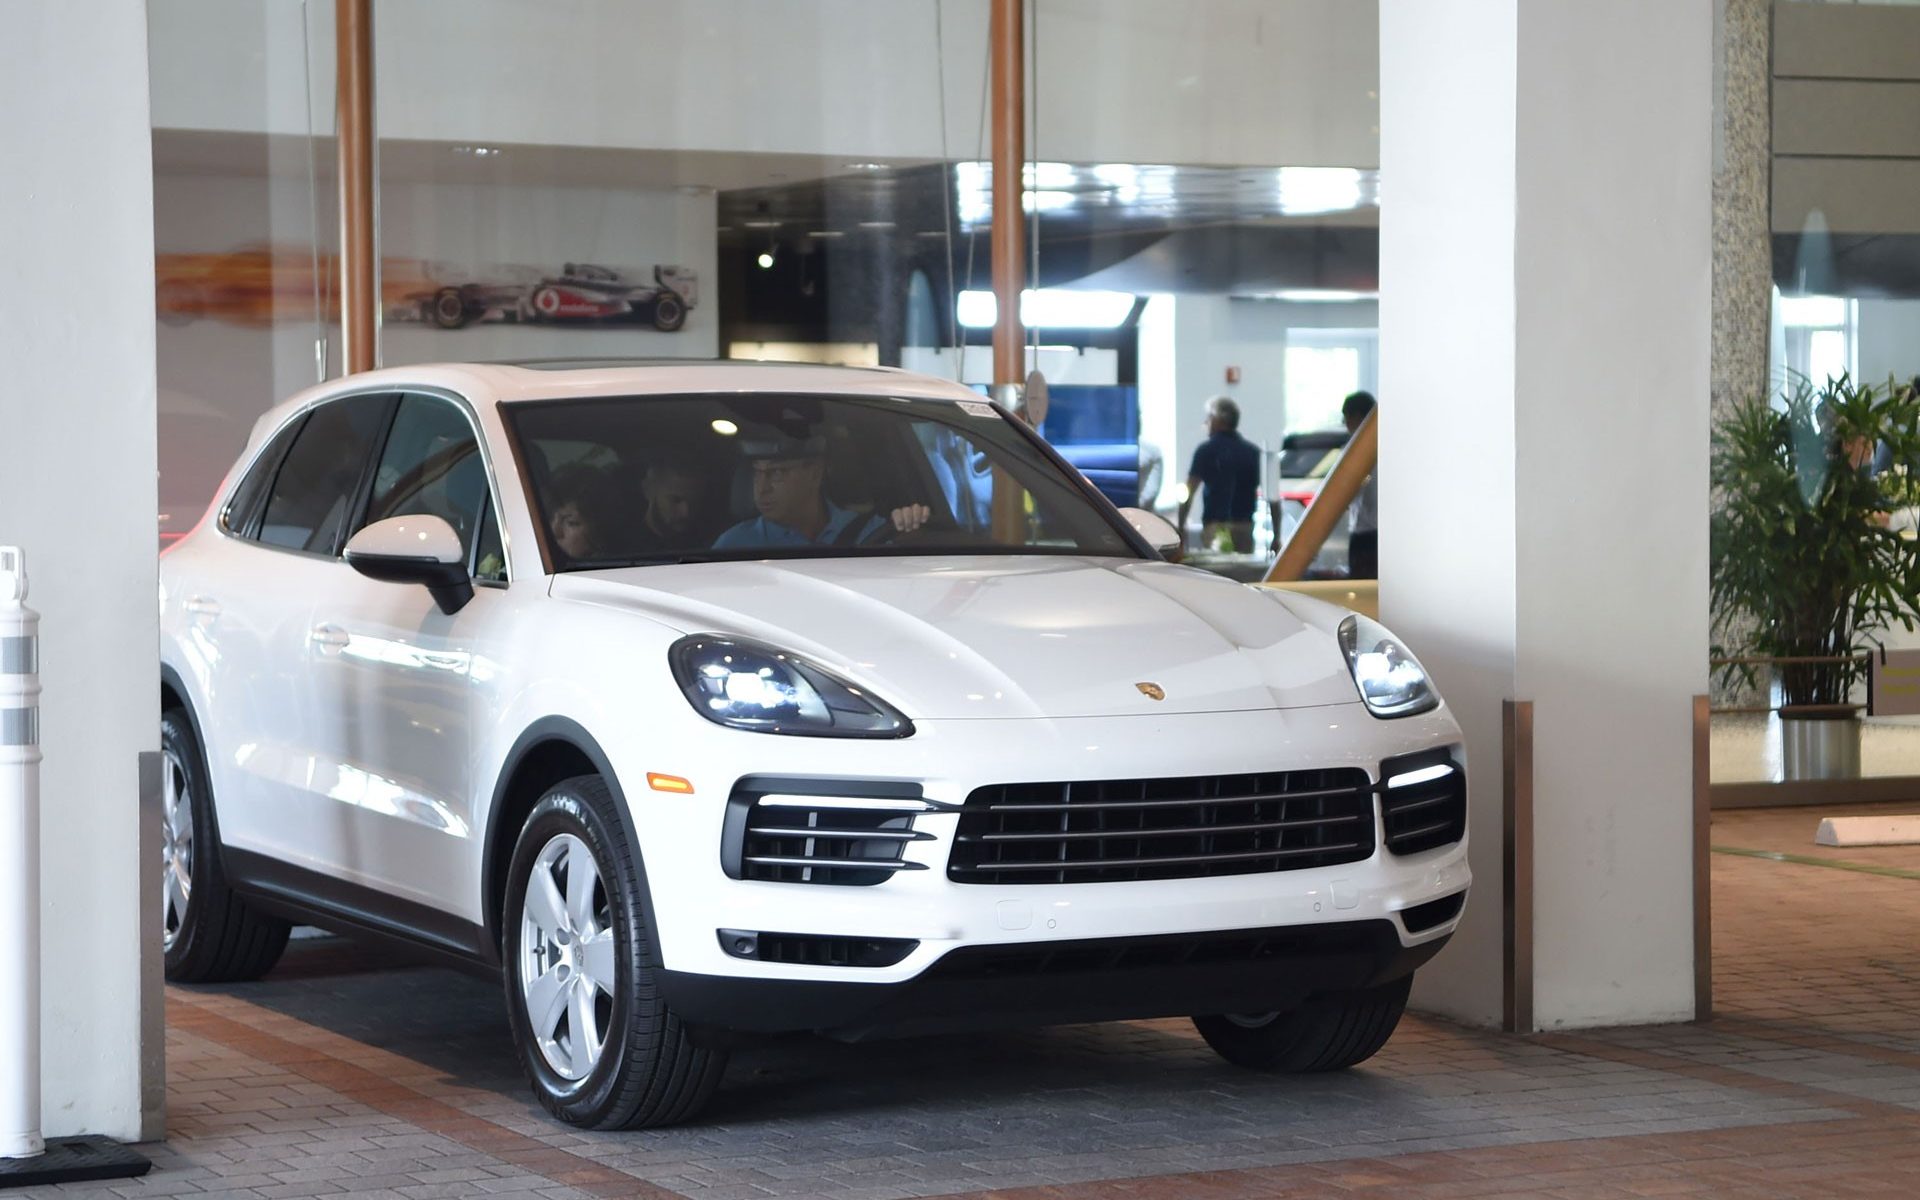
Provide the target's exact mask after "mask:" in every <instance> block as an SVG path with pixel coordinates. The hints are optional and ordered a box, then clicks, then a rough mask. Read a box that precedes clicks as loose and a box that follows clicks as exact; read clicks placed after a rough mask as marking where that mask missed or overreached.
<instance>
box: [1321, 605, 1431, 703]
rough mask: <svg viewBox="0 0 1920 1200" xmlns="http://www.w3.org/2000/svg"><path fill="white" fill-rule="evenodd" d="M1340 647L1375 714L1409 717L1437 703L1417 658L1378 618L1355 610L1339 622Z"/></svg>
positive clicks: (1348, 667)
mask: <svg viewBox="0 0 1920 1200" xmlns="http://www.w3.org/2000/svg"><path fill="white" fill-rule="evenodd" d="M1340 649H1341V650H1342V651H1344V652H1345V653H1346V656H1347V669H1348V670H1350V671H1352V672H1353V682H1354V685H1355V686H1356V687H1358V688H1359V689H1360V698H1361V699H1362V700H1365V701H1366V702H1367V710H1368V711H1369V712H1371V713H1373V715H1374V716H1376V717H1410V716H1412V715H1414V714H1415V713H1423V712H1426V711H1427V710H1428V709H1430V708H1434V707H1436V706H1437V705H1438V704H1439V703H1440V697H1438V696H1436V695H1434V692H1433V686H1432V685H1431V684H1429V683H1428V682H1427V672H1426V669H1425V668H1423V667H1422V666H1421V665H1420V660H1418V659H1416V658H1415V657H1414V656H1413V655H1412V654H1411V653H1409V652H1408V650H1407V648H1406V647H1405V646H1402V645H1401V644H1400V639H1398V638H1396V637H1394V636H1393V634H1391V633H1389V632H1387V629H1386V627H1385V626H1384V625H1382V624H1380V622H1378V621H1374V620H1369V619H1368V618H1366V617H1363V616H1360V615H1359V614H1357V613H1356V614H1354V615H1353V616H1351V617H1348V618H1347V619H1346V620H1344V621H1342V622H1340Z"/></svg>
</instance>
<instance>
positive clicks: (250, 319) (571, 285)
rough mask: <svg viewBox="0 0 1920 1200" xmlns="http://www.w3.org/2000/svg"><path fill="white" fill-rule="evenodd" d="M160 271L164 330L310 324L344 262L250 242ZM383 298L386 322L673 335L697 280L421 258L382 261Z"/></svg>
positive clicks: (163, 265)
mask: <svg viewBox="0 0 1920 1200" xmlns="http://www.w3.org/2000/svg"><path fill="white" fill-rule="evenodd" d="M155 274H156V284H157V292H158V305H157V308H158V312H159V316H160V319H161V320H162V321H163V322H165V323H166V324H168V325H181V324H185V323H187V322H190V321H194V320H198V319H202V318H212V319H215V320H222V321H227V322H230V323H233V324H237V325H250V326H265V325H271V324H273V323H274V322H276V321H297V320H312V319H313V317H314V315H315V313H316V311H318V309H317V308H316V305H324V304H325V303H326V302H327V301H328V300H330V299H331V293H332V288H333V287H334V286H337V280H338V279H339V265H338V263H337V262H336V261H335V260H334V259H333V258H332V257H331V256H325V257H321V258H318V259H316V258H315V257H314V256H313V254H312V252H311V251H310V250H307V249H304V248H300V247H291V246H274V245H255V246H248V247H245V248H243V249H240V250H235V251H229V252H227V253H220V254H161V255H158V256H157V257H156V261H155ZM380 276H381V279H380V293H381V302H382V305H383V307H384V309H385V315H386V319H387V320H389V321H406V322H418V323H421V324H425V325H432V326H434V327H435V328H439V329H461V328H464V327H465V326H468V325H474V324H478V323H480V322H483V321H513V322H519V323H525V324H555V325H573V326H584V327H592V326H595V325H625V326H628V327H631V326H634V325H642V326H648V327H651V328H653V329H656V330H658V331H660V332H662V333H673V332H675V331H677V330H679V329H681V328H682V327H684V326H685V325H686V323H687V313H688V312H689V311H691V310H692V308H693V307H694V305H695V304H696V303H697V302H698V288H697V281H698V276H697V275H696V273H695V272H694V271H693V270H691V269H690V268H687V267H675V266H664V265H663V266H656V267H654V268H653V278H652V281H651V282H646V281H644V280H641V279H638V278H635V277H634V276H633V275H631V274H628V273H626V272H624V271H621V270H617V269H615V268H612V267H603V266H598V265H596V264H593V263H566V264H564V265H563V266H561V267H560V269H559V270H557V271H553V270H542V269H540V268H538V267H496V268H493V269H491V270H490V271H488V272H485V273H463V272H461V271H459V270H457V269H454V268H450V267H446V266H443V265H441V264H438V263H433V264H429V263H426V262H423V261H422V260H420V259H411V258H388V259H383V260H382V261H381V264H380Z"/></svg>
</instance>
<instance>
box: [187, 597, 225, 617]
mask: <svg viewBox="0 0 1920 1200" xmlns="http://www.w3.org/2000/svg"><path fill="white" fill-rule="evenodd" d="M182 607H184V608H185V609H186V610H187V615H188V616H190V617H217V616H219V615H220V602H219V601H218V600H215V599H214V598H213V597H211V596H190V597H188V598H187V602H186V604H185V605H183V606H182Z"/></svg>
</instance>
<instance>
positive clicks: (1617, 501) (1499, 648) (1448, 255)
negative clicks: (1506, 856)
mask: <svg viewBox="0 0 1920 1200" xmlns="http://www.w3.org/2000/svg"><path fill="white" fill-rule="evenodd" d="M1380 45H1381V58H1380V78H1381V89H1380V90H1381V120H1380V127H1381V154H1380V170H1381V192H1382V197H1383V199H1382V207H1381V238H1380V240H1381V250H1380V259H1381V262H1380V276H1381V282H1380V381H1381V387H1380V402H1381V412H1382V418H1383V419H1382V428H1381V447H1380V462H1381V473H1380V516H1381V521H1380V526H1381V545H1380V561H1381V575H1382V581H1381V607H1382V612H1383V615H1384V617H1385V618H1386V620H1387V622H1388V624H1390V625H1392V626H1393V627H1394V628H1395V629H1396V630H1397V631H1398V632H1400V633H1401V634H1402V635H1403V636H1405V637H1406V638H1407V639H1408V640H1409V641H1410V642H1411V643H1412V644H1413V645H1414V646H1415V647H1417V648H1418V650H1419V653H1420V655H1421V657H1422V659H1423V661H1424V662H1425V663H1426V664H1427V666H1428V667H1429V668H1430V669H1431V670H1432V671H1433V673H1434V675H1435V676H1436V678H1437V679H1438V681H1439V683H1440V685H1441V687H1442V688H1443V690H1444V691H1445V693H1446V695H1447V698H1448V700H1449V702H1450V703H1451V704H1452V705H1453V706H1454V708H1455V709H1456V711H1457V713H1458V716H1459V719H1460V723H1461V725H1462V726H1463V727H1464V729H1465V730H1466V734H1467V738H1468V741H1469V743H1470V750H1471V753H1472V756H1473V768H1474V781H1473V785H1472V788H1473V791H1472V820H1473V822H1474V827H1473V844H1474V851H1473V869H1474V875H1475V878H1476V886H1475V892H1474V899H1473V902H1472V903H1471V904H1470V905H1469V907H1468V917H1467V920H1466V923H1465V926H1464V927H1463V929H1462V930H1461V933H1460V935H1459V936H1458V937H1457V938H1456V944H1455V945H1454V946H1453V947H1451V948H1449V949H1448V951H1447V952H1446V953H1445V954H1444V955H1443V956H1442V957H1441V958H1440V959H1439V960H1438V961H1437V962H1436V963H1435V965H1434V966H1433V968H1431V969H1429V970H1428V971H1426V972H1424V973H1423V976H1422V980H1421V984H1420V987H1419V988H1418V989H1417V991H1416V994H1415V1003H1416V1004H1418V1005H1421V1006H1424V1007H1427V1008H1429V1009H1434V1010H1438V1011H1442V1012H1446V1013H1449V1014H1452V1015H1455V1016H1458V1017H1461V1018H1464V1019H1466V1020H1470V1021H1475V1022H1481V1023H1492V1022H1495V1021H1497V1020H1498V1019H1499V1017H1500V1011H1501V963H1502V954H1501V908H1502V897H1501V887H1500V863H1501V826H1500V811H1501V806H1500V797H1501V761H1502V760H1501V730H1500V704H1501V701H1502V700H1504V699H1508V698H1515V699H1523V700H1531V701H1533V702H1534V705H1535V712H1534V719H1535V742H1534V746H1535V772H1534V792H1535V828H1536V835H1535V842H1534V853H1535V861H1536V872H1535V879H1534V887H1533V904H1534V922H1535V938H1534V950H1533V953H1534V964H1535V965H1534V974H1533V984H1534V1005H1535V1020H1536V1024H1537V1025H1538V1026H1539V1027H1541V1028H1555V1027H1570V1026H1582V1025H1601V1024H1610V1023H1625V1022H1653V1021H1669V1020H1682V1019H1686V1018H1688V1017H1690V1016H1691V1015H1692V1011H1693V992H1692V986H1693V975H1692V954H1693V946H1692V934H1691V924H1690V913H1691V904H1692V877H1691V869H1690V862H1689V855H1690V839H1691V832H1690V830H1691V826H1690V821H1691V816H1690V812H1691V809H1690V803H1691V801H1690V795H1691V787H1690V778H1691V768H1692V760H1691V750H1690V741H1689V738H1690V715H1689V714H1690V707H1689V698H1690V697H1691V696H1692V695H1693V694H1695V693H1697V692H1701V691H1704V690H1705V688H1706V647H1707V578H1706V555H1707V436H1708V343H1709V328H1710V291H1709V280H1710V267H1711V258H1712V246H1711V236H1710V230H1711V226H1710V211H1709V185H1710V179H1711V175H1712V167H1713V162H1712V150H1711V142H1710V134H1711V121H1712V115H1713V104H1712V95H1711V87H1712V69H1713V6H1712V5H1711V4H1710V3H1708V2H1707V0H1680V2H1676V0H1615V2H1613V3H1607V4H1594V3H1592V2H1591V0H1382V3H1381V13H1380Z"/></svg>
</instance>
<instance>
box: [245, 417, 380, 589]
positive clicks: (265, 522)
mask: <svg viewBox="0 0 1920 1200" xmlns="http://www.w3.org/2000/svg"><path fill="white" fill-rule="evenodd" d="M392 403H393V397H391V396H378V395H375V396H348V397H346V398H344V399H340V400H332V401H329V402H327V403H325V404H322V405H320V406H319V407H318V408H316V409H314V410H313V413H312V415H311V416H309V417H308V418H307V423H306V424H305V425H304V426H302V427H301V429H300V432H299V435H298V436H297V437H296V438H295V439H294V443H293V447H292V449H290V450H288V451H287V457H286V460H285V461H284V462H282V463H281V464H280V472H279V474H278V475H277V476H275V478H274V481H273V490H272V492H271V494H270V495H269V496H268V497H267V506H266V510H265V512H263V513H262V514H261V518H260V540H261V541H262V542H264V543H265V544H267V545H269V546H279V547H282V548H284V549H288V550H301V551H305V552H307V553H309V554H329V555H330V554H334V553H336V552H337V551H338V549H339V542H340V532H341V529H342V528H343V527H344V526H345V525H346V522H347V518H348V514H349V513H350V512H352V510H353V506H354V503H355V501H356V500H357V499H358V498H359V491H360V479H361V476H362V475H363V474H364V472H365V470H366V463H367V457H368V456H369V455H370V454H371V453H372V452H373V445H374V441H375V439H376V438H377V437H378V436H379V434H380V429H381V426H382V425H383V424H384V423H385V421H386V417H387V413H388V412H389V411H390V409H391V406H392Z"/></svg>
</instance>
